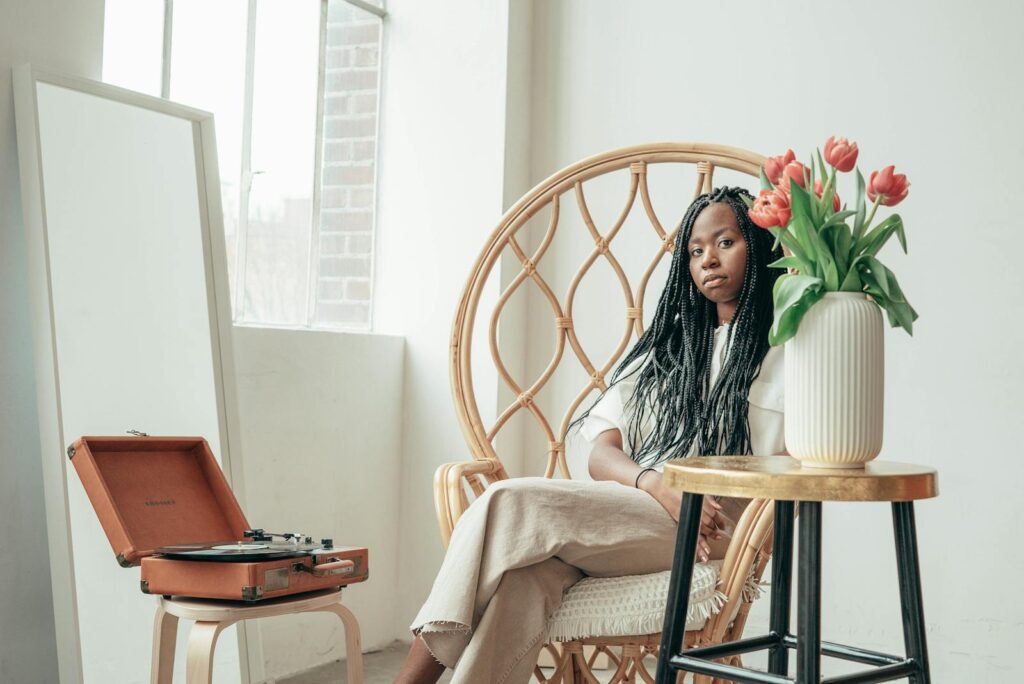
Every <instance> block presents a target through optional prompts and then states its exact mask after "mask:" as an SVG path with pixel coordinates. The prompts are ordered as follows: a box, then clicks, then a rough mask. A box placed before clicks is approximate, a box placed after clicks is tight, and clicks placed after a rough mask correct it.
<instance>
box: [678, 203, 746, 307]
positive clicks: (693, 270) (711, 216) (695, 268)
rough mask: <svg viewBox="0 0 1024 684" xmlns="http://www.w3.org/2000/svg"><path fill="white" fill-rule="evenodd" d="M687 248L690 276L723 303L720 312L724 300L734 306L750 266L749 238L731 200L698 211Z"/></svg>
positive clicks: (705, 292)
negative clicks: (740, 225)
mask: <svg viewBox="0 0 1024 684" xmlns="http://www.w3.org/2000/svg"><path fill="white" fill-rule="evenodd" d="M687 249H688V250H689V255H690V276H691V277H692V278H693V282H694V283H696V284H697V289H698V290H700V292H701V294H703V295H704V296H705V297H707V298H708V299H710V300H711V301H712V302H714V303H715V304H718V305H720V306H719V312H720V313H722V311H723V307H722V306H721V305H722V304H726V305H728V304H732V305H733V307H735V303H736V301H737V300H738V299H739V296H740V290H741V289H742V288H743V274H744V273H746V269H747V242H746V240H744V239H743V234H742V233H741V232H740V228H739V225H738V224H737V223H736V214H734V213H733V211H732V209H731V208H730V207H729V205H728V204H725V203H724V202H715V203H713V204H709V205H708V206H707V207H705V208H704V210H703V211H701V212H700V214H698V215H697V219H696V220H695V221H694V222H693V231H692V233H691V235H690V242H689V244H688V245H687ZM733 310H734V308H733Z"/></svg>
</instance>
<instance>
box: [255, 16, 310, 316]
mask: <svg viewBox="0 0 1024 684" xmlns="http://www.w3.org/2000/svg"><path fill="white" fill-rule="evenodd" d="M319 25H320V3H319V2H318V0H301V1H300V2H296V1H295V0H289V1H286V0H272V1H264V2H260V3H259V4H258V6H257V10H256V54H255V85H254V91H253V120H252V172H253V174H254V175H253V177H252V185H251V189H250V194H249V214H248V230H247V233H246V255H245V260H246V263H245V304H244V308H243V313H242V317H243V319H244V320H246V321H252V322H262V323H277V324H291V325H303V326H304V325H306V323H307V319H308V316H307V307H308V303H309V285H310V283H309V261H310V237H311V233H312V231H311V226H312V208H313V183H314V159H315V155H314V147H315V139H316V104H317V69H318V64H319V44H320V39H319V30H320V26H319Z"/></svg>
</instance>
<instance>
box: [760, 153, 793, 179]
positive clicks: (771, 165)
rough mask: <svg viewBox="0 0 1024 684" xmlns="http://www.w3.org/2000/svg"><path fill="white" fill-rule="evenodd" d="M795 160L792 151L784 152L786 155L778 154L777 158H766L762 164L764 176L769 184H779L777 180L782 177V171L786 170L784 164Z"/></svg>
mask: <svg viewBox="0 0 1024 684" xmlns="http://www.w3.org/2000/svg"><path fill="white" fill-rule="evenodd" d="M794 159H796V155H795V154H793V150H786V154H780V155H778V156H777V157H768V159H767V160H765V163H764V175H765V176H767V177H768V180H769V182H771V184H772V185H778V184H779V178H780V177H781V176H782V169H784V168H786V164H788V163H789V162H791V161H793V160H794Z"/></svg>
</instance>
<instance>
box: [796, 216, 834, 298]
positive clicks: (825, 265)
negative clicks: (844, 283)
mask: <svg viewBox="0 0 1024 684" xmlns="http://www.w3.org/2000/svg"><path fill="white" fill-rule="evenodd" d="M803 222H804V223H805V224H808V225H804V226H803V230H804V231H805V232H806V233H807V235H808V236H809V239H810V242H811V250H810V251H811V252H812V253H813V254H814V255H815V257H816V259H815V261H816V262H817V265H818V271H817V272H816V273H815V275H817V276H818V277H820V278H822V279H823V280H824V281H825V287H826V289H827V290H828V291H829V292H835V291H837V290H838V289H839V271H838V270H837V269H836V262H835V260H834V259H833V258H832V252H831V250H830V249H829V247H828V245H827V244H825V241H824V240H823V239H822V237H821V235H820V234H819V233H818V231H817V230H815V229H814V226H812V225H809V223H810V222H809V221H808V220H807V219H803Z"/></svg>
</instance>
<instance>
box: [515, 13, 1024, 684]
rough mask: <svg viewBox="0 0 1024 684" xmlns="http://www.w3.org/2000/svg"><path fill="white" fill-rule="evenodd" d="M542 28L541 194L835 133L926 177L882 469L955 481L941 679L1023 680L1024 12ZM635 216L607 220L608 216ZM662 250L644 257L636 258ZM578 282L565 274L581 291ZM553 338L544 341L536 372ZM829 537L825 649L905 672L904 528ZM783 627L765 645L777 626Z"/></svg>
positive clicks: (936, 618)
mask: <svg viewBox="0 0 1024 684" xmlns="http://www.w3.org/2000/svg"><path fill="white" fill-rule="evenodd" d="M534 13H535V16H534V22H533V29H534V50H533V60H534V63H533V71H532V73H533V90H532V93H531V95H532V100H533V102H534V107H533V119H532V122H531V128H532V144H531V151H532V155H531V157H532V158H531V165H532V176H533V180H534V181H537V180H540V179H542V178H544V177H545V176H547V175H549V174H550V173H552V172H554V171H556V170H557V169H559V168H561V167H563V166H565V165H567V164H569V163H571V162H573V161H575V160H577V159H579V158H581V157H584V156H587V155H590V154H593V153H596V152H600V151H604V150H607V149H611V148H614V147H619V146H623V145H631V144H636V143H642V142H651V141H658V140H673V141H703V142H715V143H723V144H731V145H736V146H739V147H745V148H748V149H752V150H756V151H759V152H762V153H766V154H775V153H779V152H781V151H783V150H784V149H785V148H786V147H789V146H792V147H793V148H794V149H795V150H796V151H797V152H798V154H800V155H801V156H803V157H806V156H807V155H808V153H810V152H811V151H812V150H813V148H814V146H816V145H821V144H822V143H823V142H824V140H825V138H826V137H827V136H828V135H830V134H833V133H836V134H841V135H847V136H850V137H851V138H852V139H855V140H857V141H858V142H859V143H860V146H861V148H862V152H861V159H860V166H861V168H862V170H864V171H865V172H868V171H870V170H872V169H876V168H880V167H881V166H883V165H885V164H888V163H895V164H896V165H897V170H898V171H899V172H905V173H907V175H908V177H909V179H910V181H911V183H912V186H913V187H912V189H911V192H910V196H909V198H908V199H907V200H906V201H905V202H904V203H903V204H902V205H901V206H900V207H899V212H900V214H901V215H902V216H903V217H904V220H905V222H906V225H907V227H908V237H909V247H910V253H909V256H904V255H903V254H902V253H901V252H899V248H898V247H895V246H890V247H889V248H887V249H886V251H885V252H884V254H883V255H882V256H883V260H884V261H885V262H887V263H888V264H889V265H890V266H891V267H892V268H893V269H894V270H895V271H896V273H897V274H898V275H899V277H900V280H901V284H902V285H903V287H904V289H905V291H906V292H907V293H908V297H910V300H911V302H912V303H913V304H914V306H915V307H916V308H917V310H918V311H919V312H920V314H921V319H920V320H919V321H918V323H917V325H916V327H915V335H914V337H913V338H910V337H908V336H907V335H906V334H905V333H903V332H902V331H889V333H888V334H887V337H886V341H887V355H888V359H887V367H886V377H887V390H886V414H885V416H886V440H885V447H884V451H883V453H882V455H881V458H883V459H889V460H903V461H909V462H917V463H924V464H929V465H932V466H934V467H936V468H937V469H938V470H939V473H940V487H941V495H940V497H939V498H938V499H936V500H933V501H925V502H922V503H920V504H918V506H917V513H918V531H919V540H920V547H921V559H922V573H923V582H924V598H925V607H926V618H927V622H928V639H929V649H930V653H931V658H932V672H933V673H934V676H935V677H936V679H939V680H949V681H959V680H966V679H967V678H968V677H972V678H975V679H977V678H978V677H981V679H982V680H984V681H1016V680H1019V679H1020V678H1021V677H1022V676H1024V665H1022V663H1021V660H1020V658H1019V656H1018V654H1017V652H1016V651H1018V650H1019V645H1020V644H1021V643H1022V642H1024V623H1022V622H1021V620H1020V613H1021V610H1022V609H1024V599H1022V598H1021V596H1020V594H1019V592H1017V591H1016V590H1015V589H1014V587H1015V586H1016V584H1017V570H1016V568H1018V567H1019V566H1020V564H1021V562H1022V560H1024V551H1022V549H1021V545H1020V544H1019V543H1017V540H1018V539H1019V537H1020V535H1019V533H1018V532H1017V531H1016V530H1015V528H1014V524H1015V521H1016V520H1018V519H1020V517H1021V515H1022V514H1024V503H1022V501H1024V498H1022V497H1021V494H1020V486H1021V483H1022V482H1024V461H1022V460H1021V458H1020V452H1021V449H1020V430H1019V427H1018V426H1019V422H1020V421H1019V418H1018V415H1017V414H1018V413H1019V406H1020V405H1021V403H1022V400H1024V390H1022V383H1024V366H1022V364H1021V363H1020V359H1019V349H1020V347H1021V343H1022V342H1024V324H1022V323H1021V322H1020V321H1021V316H1020V314H1021V312H1022V304H1021V300H1020V293H1021V292H1024V271H1022V269H1021V268H1020V265H1019V263H1018V262H1019V251H1020V250H1019V247H1018V245H1019V241H1020V240H1019V228H1020V226H1019V224H1020V219H1019V216H1017V212H1016V209H1015V207H1016V205H1017V204H1018V203H1019V202H1018V201H1017V197H1019V195H1020V187H1019V185H1020V173H1019V167H1020V164H1021V161H1022V158H1024V146H1022V145H1021V144H1020V141H1019V138H1018V137H1017V131H1018V129H1019V125H1020V112H1021V110H1022V107H1024V72H1022V70H1021V66H1020V65H1021V64H1024V47H1022V44H1021V42H1020V41H1019V39H1018V38H1019V36H1018V33H1019V30H1020V27H1021V26H1022V25H1024V8H1022V6H1021V5H1020V4H1018V3H1014V2H1009V1H1000V2H988V3H980V4H979V3H974V4H969V5H965V4H962V3H952V2H942V3H930V4H921V3H903V4H899V3H897V4H889V3H882V2H868V3H866V4H865V3H859V4H857V5H856V6H854V5H844V6H842V8H840V6H839V5H836V4H829V3H815V2H810V1H809V0H805V1H803V2H793V3H759V2H752V1H750V2H742V3H729V4H720V3H703V4H699V3H674V2H660V3H647V4H643V5H642V6H641V5H637V4H635V3H633V4H630V3H621V2H612V1H603V2H582V1H580V0H576V1H571V2H570V1H566V2H559V3H536V4H535V5H534ZM844 180H848V179H844ZM754 185H755V184H754V183H751V184H750V186H751V187H753V186H754ZM608 187H611V186H608ZM679 187H680V188H681V190H680V191H679V196H678V197H675V198H668V199H667V200H666V206H667V205H668V204H674V205H675V206H678V207H682V206H684V205H685V202H684V201H682V200H684V199H685V198H687V197H689V194H690V192H691V190H692V183H691V182H687V183H686V184H683V185H680V186H679ZM840 190H842V188H840ZM616 192H619V193H620V194H618V195H616V197H624V189H623V190H616ZM847 192H849V193H851V194H852V187H851V186H849V185H848V186H847ZM617 201H618V200H615V201H612V200H611V199H608V198H605V200H604V201H601V200H596V202H597V204H598V205H599V209H601V210H602V212H603V214H605V215H607V216H609V217H610V216H611V215H612V214H613V213H614V212H613V211H612V210H613V208H617V205H616V202H617ZM655 205H656V208H657V207H658V201H657V200H656V201H655ZM665 213H666V214H667V215H668V216H670V217H671V218H672V221H678V219H679V217H680V216H681V214H679V213H676V212H675V211H674V210H673V211H667V210H666V212H665ZM894 244H895V241H894ZM646 250H647V248H646V247H643V248H637V247H635V246H634V247H632V248H626V249H625V252H626V254H625V258H627V259H634V260H638V259H639V258H640V257H641V256H645V257H646V255H648V251H646ZM566 253H567V252H566ZM575 266H576V264H570V263H568V262H566V263H564V264H561V265H560V268H561V270H562V277H565V269H568V268H570V267H571V268H573V270H574V269H575ZM558 291H559V290H557V289H556V292H558ZM600 306H601V304H600V302H599V301H598V300H593V301H591V302H589V303H585V304H584V305H583V307H582V309H583V310H581V311H580V312H579V315H580V316H586V315H588V314H590V315H596V314H598V313H600V311H599V309H600ZM534 313H536V310H535V309H531V314H534ZM549 335H550V334H549V332H548V331H547V329H546V328H545V329H544V330H543V331H542V332H540V333H536V332H534V331H531V336H532V337H533V343H532V345H531V357H530V364H531V366H532V367H533V369H534V370H535V371H536V368H537V366H538V364H540V363H541V359H544V360H546V358H547V356H546V354H547V352H546V350H547V349H548V348H549V346H550V342H549V341H548V337H549ZM563 389H564V388H563ZM824 521H825V533H824V538H825V556H824V558H825V561H824V609H823V617H822V623H823V635H824V638H826V639H831V640H837V641H843V642H848V643H854V644H860V645H862V646H865V647H868V648H878V649H883V650H889V651H891V652H896V653H899V652H901V651H902V636H901V632H900V612H899V602H898V593H897V586H896V567H895V561H894V557H893V554H894V551H893V537H892V532H891V529H892V525H891V522H890V519H889V509H888V507H887V506H885V505H863V504H862V505H827V506H826V507H825V509H824ZM766 607H767V606H766V605H761V606H759V607H758V609H757V611H756V612H755V615H754V618H753V619H752V622H751V625H750V628H751V632H750V633H754V631H755V630H758V629H759V628H763V626H764V625H765V624H766V619H765V615H766V611H765V610H764V609H765V608H766ZM827 668H829V669H826V673H829V672H839V671H840V670H843V666H834V665H832V664H831V663H829V664H828V665H827ZM843 671H845V670H843Z"/></svg>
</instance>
